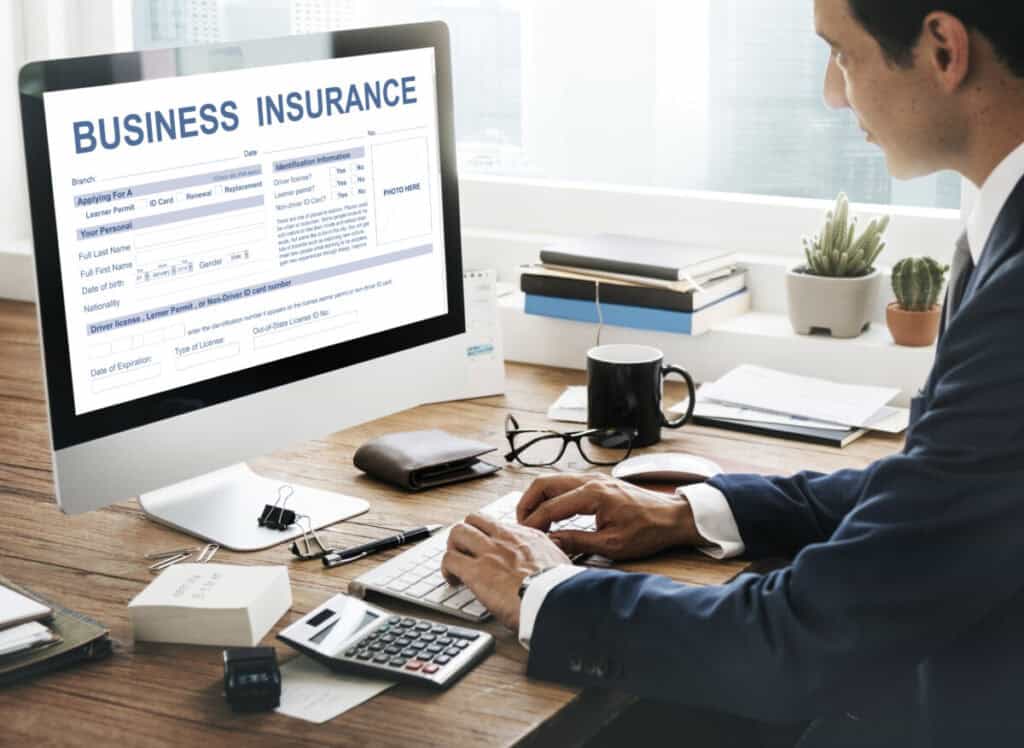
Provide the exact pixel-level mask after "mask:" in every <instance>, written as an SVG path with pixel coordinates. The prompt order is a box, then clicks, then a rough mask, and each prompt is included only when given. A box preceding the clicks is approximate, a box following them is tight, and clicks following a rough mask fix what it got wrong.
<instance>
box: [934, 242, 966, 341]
mask: <svg viewBox="0 0 1024 748" xmlns="http://www.w3.org/2000/svg"><path fill="white" fill-rule="evenodd" d="M972 272H974V258H973V257H971V245H970V244H969V243H968V241H967V232H966V231H965V232H964V233H963V234H961V235H960V238H959V239H957V241H956V252H955V253H953V265H952V267H951V268H950V271H949V288H948V289H947V290H946V303H945V305H944V307H945V308H944V309H943V310H942V332H945V330H946V328H947V327H948V326H949V322H950V320H951V319H953V315H954V314H956V310H957V309H959V308H960V302H961V301H963V298H964V291H966V290H967V284H968V282H970V280H971V273H972ZM940 334H941V333H940Z"/></svg>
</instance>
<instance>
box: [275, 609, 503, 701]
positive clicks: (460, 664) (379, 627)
mask: <svg viewBox="0 0 1024 748" xmlns="http://www.w3.org/2000/svg"><path fill="white" fill-rule="evenodd" d="M277 638H278V639H280V640H281V641H283V642H284V643H285V644H287V645H288V646H290V647H293V648H295V649H297V650H299V651H300V652H302V653H303V654H306V655H309V656H310V657H312V658H313V659H314V660H317V661H318V662H321V663H323V664H324V665H327V667H329V668H331V669H333V670H338V671H342V672H355V673H363V674H365V675H372V676H375V677H378V678H389V679H394V680H402V681H408V682H412V683H420V684H422V685H425V686H430V687H433V688H447V687H448V686H450V685H451V684H452V683H454V682H455V681H456V680H458V679H459V678H460V677H462V676H463V675H464V674H465V673H467V672H469V671H470V670H471V669H472V668H473V667H475V666H476V665H477V664H478V663H479V662H480V661H481V660H483V659H484V658H485V657H486V656H487V655H488V654H490V652H491V651H492V650H493V649H494V637H493V636H491V635H490V634H488V633H486V632H484V631H476V630H475V629H469V628H465V627H463V626H449V625H446V624H443V623H436V622H434V621H428V620H426V619H424V618H413V617H410V616H400V615H393V614H391V613H389V612H388V611H386V610H383V609H381V608H377V607H375V606H373V605H370V604H369V603H367V602H365V601H364V600H360V599H359V598H355V597H351V596H349V595H344V594H342V595H335V596H334V597H332V598H331V599H330V600H328V601H327V602H325V603H324V604H323V605H321V606H319V607H318V608H316V609H314V610H313V611H311V612H310V613H308V614H307V615H305V616H303V617H302V618H300V619H299V620H298V621H296V622H295V623H293V624H292V625H291V626H288V627H287V628H286V629H284V630H283V631H281V633H279V634H278V635H277Z"/></svg>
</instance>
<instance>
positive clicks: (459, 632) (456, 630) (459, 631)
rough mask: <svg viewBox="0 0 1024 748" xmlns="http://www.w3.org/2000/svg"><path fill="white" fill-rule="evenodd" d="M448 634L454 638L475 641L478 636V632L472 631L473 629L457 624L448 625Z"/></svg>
mask: <svg viewBox="0 0 1024 748" xmlns="http://www.w3.org/2000/svg"><path fill="white" fill-rule="evenodd" d="M448 636H454V637H455V638H456V639H465V640H466V641H475V640H476V639H479V638H480V632H479V631H473V629H464V628H460V627H458V626H449V627H448Z"/></svg>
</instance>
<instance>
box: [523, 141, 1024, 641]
mask: <svg viewBox="0 0 1024 748" xmlns="http://www.w3.org/2000/svg"><path fill="white" fill-rule="evenodd" d="M1022 179H1024V143H1022V144H1021V145H1019V146H1018V147H1017V148H1016V149H1015V150H1014V151H1013V152H1012V153H1010V155H1009V156H1007V157H1006V158H1005V159H1003V161H1002V162H1001V163H1000V164H999V166H997V167H996V168H995V169H994V170H993V172H992V173H991V174H990V175H989V177H988V179H986V180H985V184H984V185H982V187H981V194H980V195H979V196H978V200H977V203H976V204H975V206H974V209H973V210H972V211H971V217H970V218H969V219H968V221H967V240H968V242H969V243H970V245H971V258H972V259H973V260H974V264H975V266H977V265H978V264H979V263H980V262H981V255H982V252H983V251H984V249H985V245H986V244H988V240H989V237H990V236H991V235H992V229H993V228H995V225H996V221H997V220H998V219H999V214H1000V213H1002V211H1003V207H1004V206H1005V205H1006V201H1007V200H1009V199H1010V195H1011V194H1012V193H1013V191H1014V189H1016V187H1017V185H1018V183H1020V181H1021V180H1022ZM676 493H677V494H679V495H680V496H685V497H686V500H687V501H689V502H690V507H691V509H692V510H693V520H694V522H695V524H696V526H697V532H699V533H700V535H701V537H703V538H705V539H706V540H707V541H708V542H709V543H710V544H711V545H709V546H707V547H704V548H701V549H700V550H701V551H703V552H704V553H706V554H707V555H709V556H711V557H712V558H716V559H725V558H734V557H736V556H739V555H741V554H742V553H743V551H744V550H745V548H746V546H744V544H743V539H742V538H741V537H740V531H739V528H738V527H737V526H736V518H735V517H734V516H733V513H732V509H730V508H729V502H728V501H726V499H725V495H724V494H723V493H722V492H721V491H719V490H718V489H717V488H715V487H713V486H710V485H708V484H707V483H700V484H698V485H694V486H686V487H685V488H680V489H679V490H677V491H676ZM585 570H586V567H583V566H568V565H566V566H556V567H555V568H553V569H550V570H549V571H547V572H545V573H544V574H541V575H540V576H538V577H537V578H536V579H533V580H531V581H530V584H529V586H527V588H526V594H525V595H523V602H522V604H521V605H520V608H519V641H520V643H521V644H522V645H523V646H524V647H527V648H529V646H530V637H531V635H532V634H533V624H534V622H535V621H536V620H537V614H538V613H540V608H541V606H542V605H543V604H544V598H545V597H546V596H547V593H548V592H549V591H551V590H552V589H554V588H555V587H556V586H558V585H559V584H561V583H562V582H564V581H565V580H566V579H568V578H569V577H571V576H574V575H576V574H579V573H580V572H582V571H585Z"/></svg>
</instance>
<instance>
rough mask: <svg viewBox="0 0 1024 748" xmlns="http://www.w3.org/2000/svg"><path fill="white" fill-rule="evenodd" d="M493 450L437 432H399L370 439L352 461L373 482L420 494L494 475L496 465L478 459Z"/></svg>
mask: <svg viewBox="0 0 1024 748" xmlns="http://www.w3.org/2000/svg"><path fill="white" fill-rule="evenodd" d="M495 449H496V447H492V446H491V445H490V444H484V443H483V442H478V441H473V440H471V439H463V438H462V437H459V436H454V435H453V434H449V433H448V432H447V431H441V430H440V429H431V430H430V431H403V432H401V433H397V434H387V435H385V436H380V437H377V438H376V439H371V440H370V441H368V442H367V443H366V444H364V445H363V446H361V447H360V448H359V449H357V450H356V453H355V456H354V457H353V458H352V461H353V462H354V463H355V466H356V467H357V468H359V469H360V470H362V471H363V472H365V473H367V474H368V475H372V476H373V477H374V478H379V479H380V480H383V481H387V482H388V483H393V484H394V485H396V486H401V487H402V488H405V489H407V490H409V491H422V490H424V489H427V488H434V487H435V486H443V485H445V484H448V483H457V482H459V481H464V480H470V479H471V478H481V477H483V476H485V475H491V474H492V473H496V472H498V471H499V470H501V467H500V466H499V465H492V464H491V463H489V462H484V461H483V460H481V459H479V458H480V455H485V454H487V453H488V452H493V451H494V450H495Z"/></svg>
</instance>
